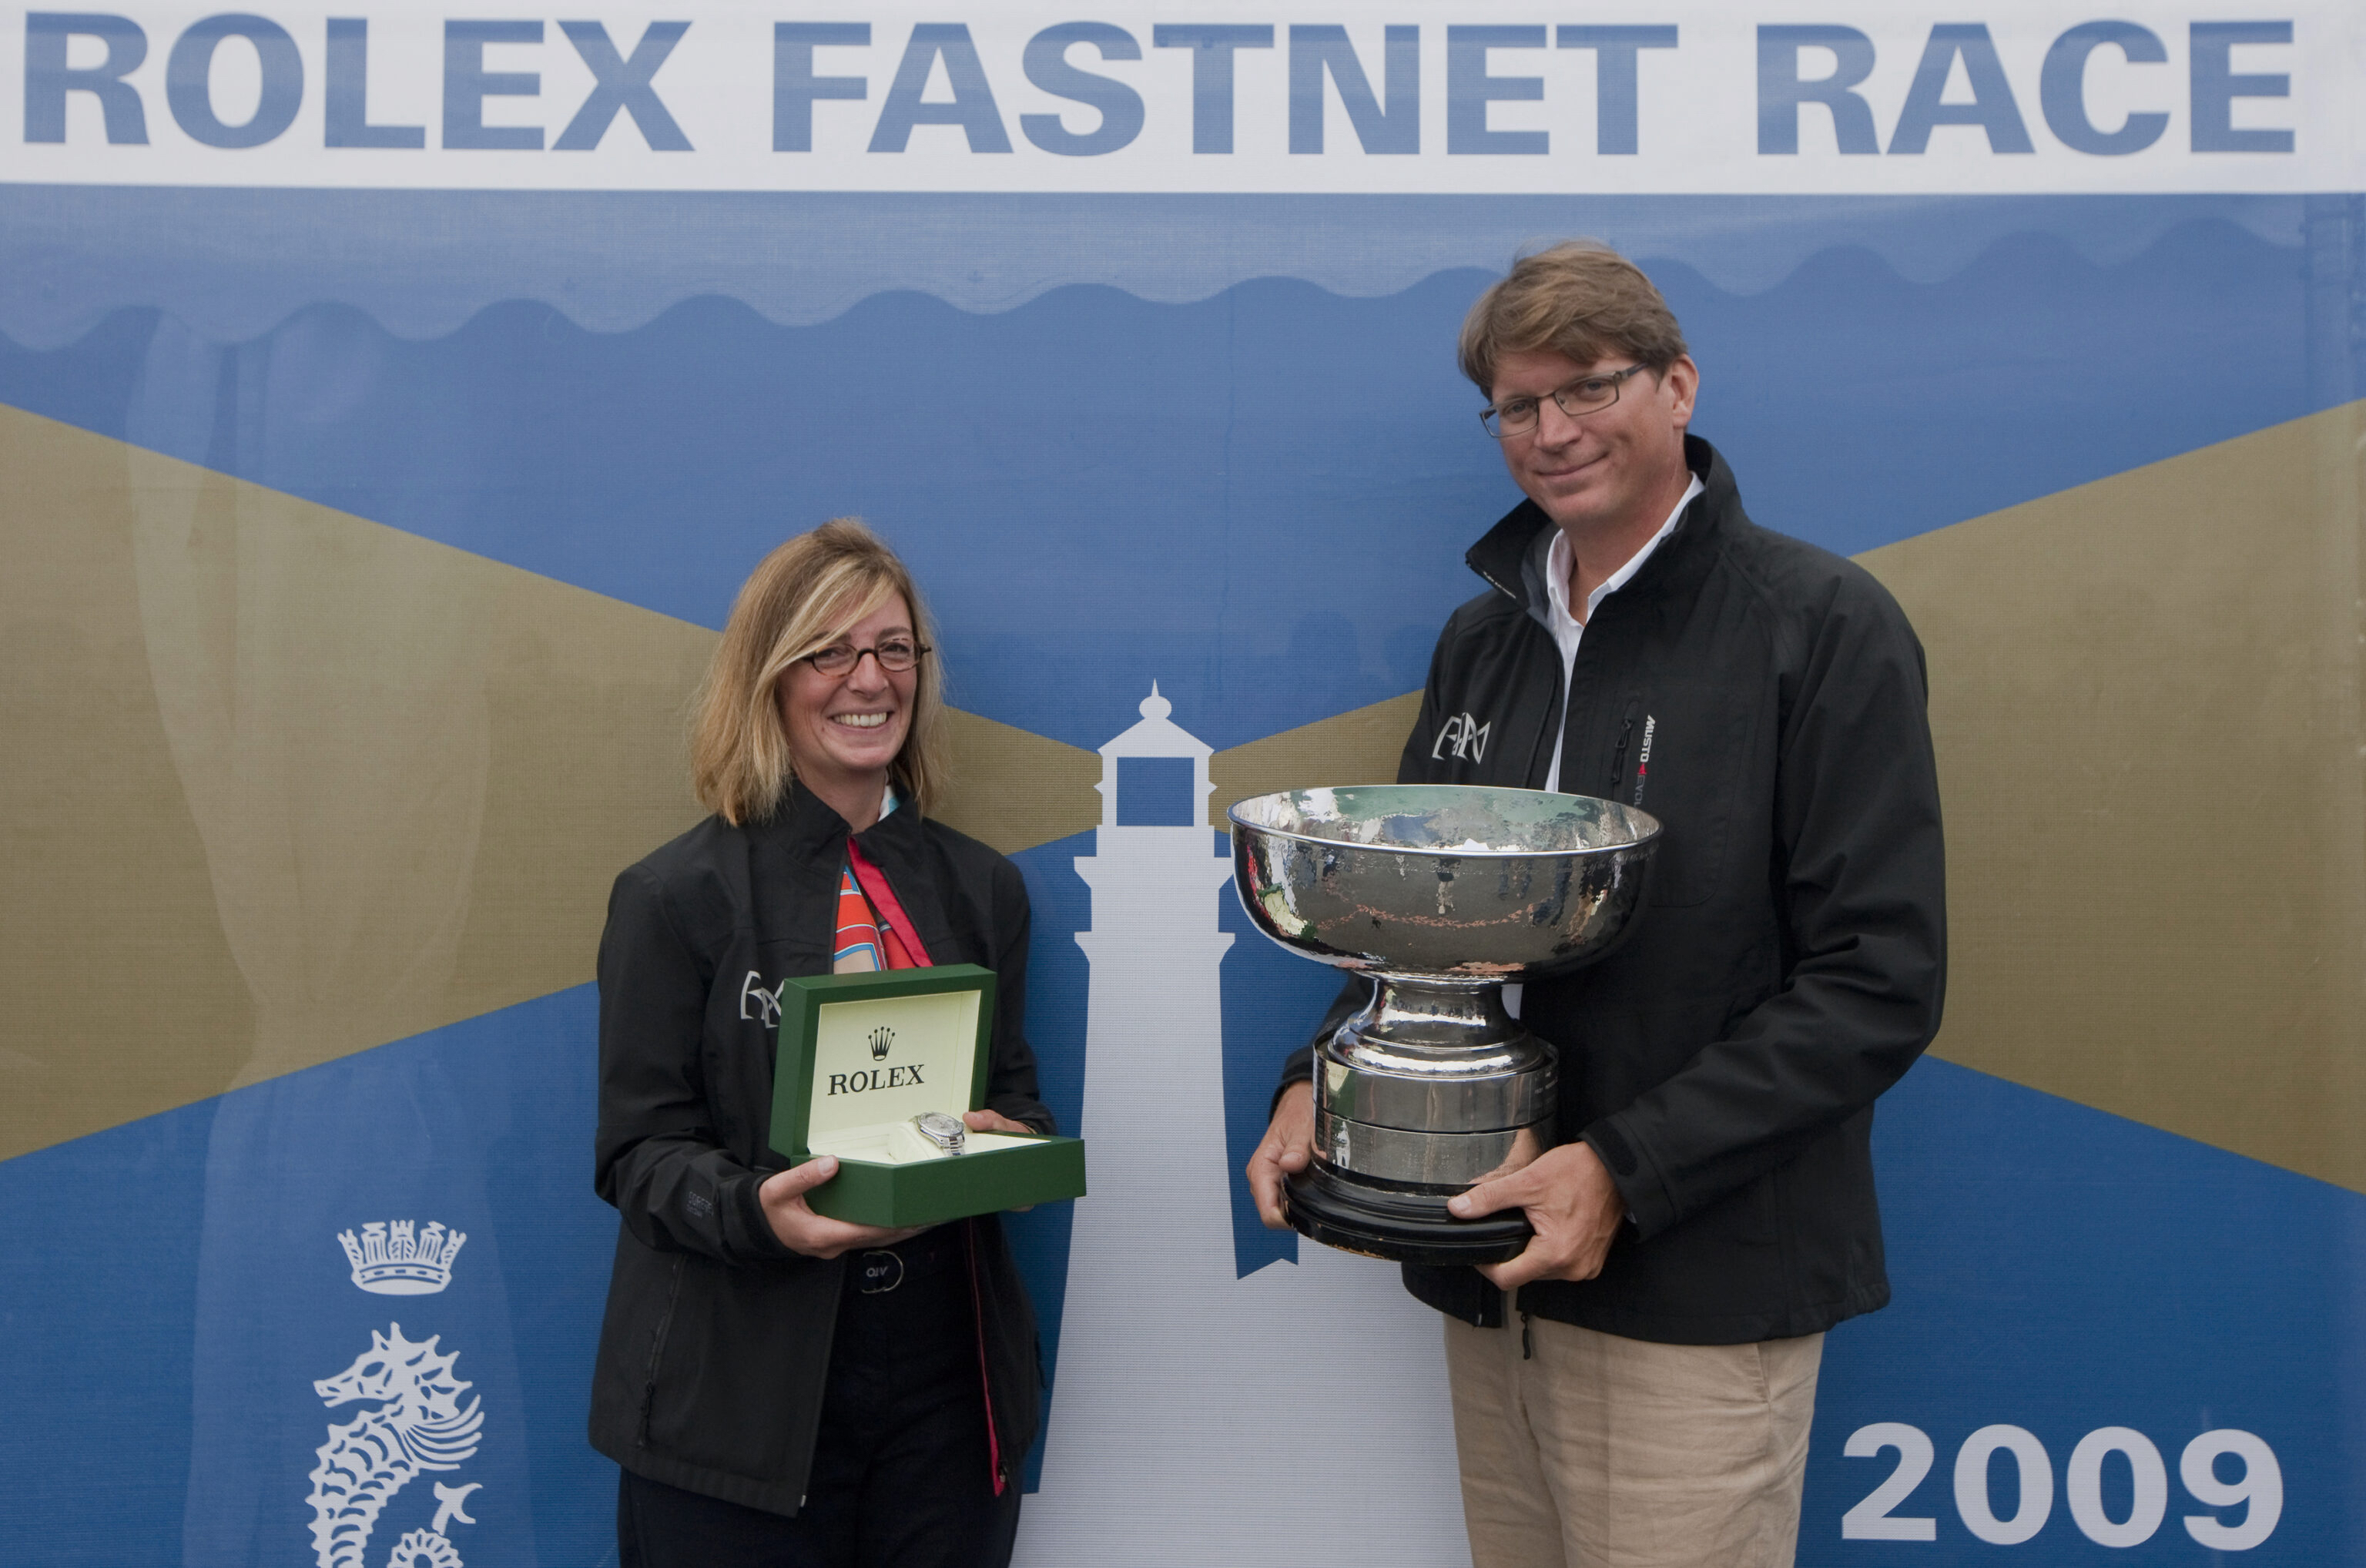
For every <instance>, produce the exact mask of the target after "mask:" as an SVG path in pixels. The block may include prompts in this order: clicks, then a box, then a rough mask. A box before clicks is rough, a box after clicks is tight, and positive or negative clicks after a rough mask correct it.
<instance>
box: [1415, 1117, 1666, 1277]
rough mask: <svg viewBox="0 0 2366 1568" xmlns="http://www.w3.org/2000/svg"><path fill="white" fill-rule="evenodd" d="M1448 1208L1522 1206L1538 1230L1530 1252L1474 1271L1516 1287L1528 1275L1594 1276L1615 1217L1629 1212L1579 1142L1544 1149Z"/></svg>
mask: <svg viewBox="0 0 2366 1568" xmlns="http://www.w3.org/2000/svg"><path fill="white" fill-rule="evenodd" d="M1447 1209H1448V1212H1450V1213H1452V1214H1453V1215H1454V1217H1455V1218H1456V1219H1458V1220H1475V1219H1478V1218H1480V1217H1482V1215H1486V1214H1492V1213H1496V1212H1497V1211H1499V1210H1503V1209H1525V1210H1527V1215H1528V1224H1530V1225H1532V1226H1534V1227H1535V1228H1536V1233H1537V1234H1536V1238H1535V1239H1534V1240H1533V1241H1530V1242H1529V1243H1528V1245H1527V1250H1525V1251H1523V1252H1522V1253H1521V1254H1520V1255H1519V1256H1518V1257H1517V1258H1510V1259H1508V1260H1506V1261H1504V1262H1502V1263H1489V1264H1482V1266H1481V1267H1480V1269H1479V1272H1481V1273H1482V1274H1484V1275H1485V1276H1487V1278H1488V1279H1489V1280H1493V1281H1494V1283H1495V1286H1496V1288H1497V1289H1499V1290H1504V1291H1515V1290H1517V1289H1519V1287H1521V1286H1522V1285H1525V1284H1527V1282H1528V1281H1529V1280H1591V1279H1593V1278H1594V1276H1595V1275H1596V1274H1599V1273H1601V1272H1602V1260H1603V1258H1606V1257H1607V1256H1609V1253H1610V1243H1611V1241H1612V1239H1613V1238H1614V1237H1616V1236H1617V1234H1618V1224H1619V1222H1620V1221H1622V1220H1624V1219H1625V1218H1626V1217H1627V1200H1625V1199H1624V1198H1621V1197H1620V1196H1619V1195H1618V1189H1617V1186H1616V1185H1614V1184H1613V1183H1612V1181H1611V1179H1610V1173H1609V1172H1608V1171H1606V1170H1605V1169H1603V1168H1602V1161H1601V1160H1600V1159H1599V1158H1598V1157H1597V1156H1595V1155H1594V1149H1593V1147H1592V1145H1587V1144H1583V1143H1577V1144H1563V1145H1561V1146H1560V1147H1559V1148H1557V1149H1548V1150H1547V1151H1545V1153H1544V1154H1542V1155H1540V1156H1538V1157H1537V1158H1536V1160H1534V1161H1533V1162H1532V1163H1530V1164H1528V1165H1526V1166H1523V1167H1522V1168H1519V1169H1518V1170H1515V1171H1514V1172H1513V1173H1512V1174H1511V1175H1509V1176H1500V1177H1497V1178H1496V1179H1494V1180H1493V1181H1482V1182H1481V1183H1479V1185H1478V1186H1476V1187H1473V1188H1472V1189H1470V1191H1468V1192H1465V1193H1462V1194H1461V1195H1460V1196H1459V1197H1457V1198H1455V1199H1454V1200H1452V1201H1450V1202H1448V1204H1447Z"/></svg>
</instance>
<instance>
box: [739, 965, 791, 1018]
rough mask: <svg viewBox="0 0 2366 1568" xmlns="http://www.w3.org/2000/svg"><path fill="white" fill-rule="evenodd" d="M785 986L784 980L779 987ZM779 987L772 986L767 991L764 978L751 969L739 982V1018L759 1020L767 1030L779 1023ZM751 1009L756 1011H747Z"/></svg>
mask: <svg viewBox="0 0 2366 1568" xmlns="http://www.w3.org/2000/svg"><path fill="white" fill-rule="evenodd" d="M787 984H788V982H787V981H786V980H783V981H782V982H781V986H785V985H787ZM781 986H774V987H772V989H771V990H769V991H768V990H766V989H765V988H764V977H763V976H761V975H759V974H757V973H756V972H755V971H754V970H753V969H750V970H749V971H748V977H747V978H746V979H744V980H742V981H740V982H739V1016H740V1017H741V1018H745V1019H758V1018H760V1019H761V1020H762V1021H763V1024H764V1027H765V1028H767V1029H770V1028H772V1026H773V1025H774V1024H776V1023H778V1022H780V1021H781ZM751 1007H752V1008H754V1009H756V1011H755V1012H749V1008H751Z"/></svg>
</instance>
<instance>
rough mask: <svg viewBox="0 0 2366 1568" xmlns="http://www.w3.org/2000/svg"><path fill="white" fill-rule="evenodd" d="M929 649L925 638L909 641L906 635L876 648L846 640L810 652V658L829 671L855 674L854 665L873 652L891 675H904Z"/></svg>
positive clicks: (820, 669)
mask: <svg viewBox="0 0 2366 1568" xmlns="http://www.w3.org/2000/svg"><path fill="white" fill-rule="evenodd" d="M928 651H929V645H928V644H926V643H924V642H907V641H906V640H905V639H904V638H902V637H890V638H888V639H887V640H886V641H885V642H883V643H881V644H880V645H879V646H878V647H876V648H849V647H847V645H846V644H844V643H842V642H834V643H831V644H830V645H829V646H828V648H825V649H820V650H818V651H817V652H814V653H808V654H806V663H808V664H810V665H812V666H813V667H814V668H815V669H816V670H817V671H820V672H821V673H822V674H825V675H851V674H852V673H853V672H854V667H855V666H856V665H858V664H860V663H862V656H863V655H864V654H866V653H867V654H869V655H870V656H871V657H872V658H873V659H875V660H878V661H879V668H880V669H882V670H884V671H887V672H888V673H889V674H891V675H901V674H902V673H903V672H904V671H907V670H909V669H910V668H912V666H914V665H915V664H918V662H919V661H920V655H922V654H924V653H926V652H928Z"/></svg>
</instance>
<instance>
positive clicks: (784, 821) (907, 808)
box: [746, 780, 954, 963]
mask: <svg viewBox="0 0 2366 1568" xmlns="http://www.w3.org/2000/svg"><path fill="white" fill-rule="evenodd" d="M746 832H747V842H748V864H749V884H750V886H749V895H750V899H751V902H752V903H753V904H754V905H755V906H756V907H757V908H760V909H762V910H764V911H766V912H765V913H763V914H760V915H759V917H758V920H757V924H758V926H759V928H760V930H761V931H765V932H768V933H770V934H773V935H789V934H791V933H792V932H793V931H794V932H795V933H796V934H798V935H800V936H802V937H804V938H806V940H808V941H810V942H823V941H826V940H827V939H828V936H829V933H830V931H835V930H836V929H837V927H836V911H837V905H836V904H834V903H832V902H830V901H829V899H830V897H831V896H833V895H834V894H835V892H836V889H837V886H838V879H839V874H840V872H841V871H842V870H843V869H844V867H845V865H846V840H847V834H848V829H847V825H846V818H842V817H840V816H839V814H838V813H837V812H836V811H834V810H832V809H830V807H828V805H826V804H824V803H823V801H822V800H821V798H820V797H819V796H818V795H815V794H814V793H813V792H812V791H811V790H809V789H807V788H806V787H805V785H804V784H799V783H796V782H794V780H793V781H792V782H791V783H790V784H789V793H788V794H787V795H786V796H784V797H783V799H782V801H781V804H780V806H779V807H777V808H776V809H775V810H774V811H773V813H772V816H770V817H768V818H764V819H763V820H762V821H760V822H751V823H749V825H748V827H747V829H746ZM854 841H855V842H856V843H857V844H860V845H861V846H862V852H863V853H864V854H865V855H866V856H868V857H869V858H870V860H871V863H873V865H876V866H877V867H878V868H879V870H880V873H881V874H882V875H884V876H885V877H886V878H887V885H888V886H891V887H893V888H894V889H895V890H896V897H897V899H898V900H900V901H901V902H902V904H903V905H904V910H905V913H906V914H907V915H908V916H910V917H911V919H912V921H913V923H914V925H915V926H917V927H918V935H919V938H920V942H921V944H922V945H923V946H925V947H926V948H927V949H928V950H929V953H930V954H931V955H936V957H937V962H938V963H946V962H949V960H947V959H945V958H944V957H942V956H941V954H943V953H947V952H951V951H952V950H953V946H954V944H953V941H952V930H951V928H950V927H949V926H947V925H946V924H945V919H944V914H943V911H942V909H941V907H940V906H941V902H942V900H941V897H939V890H938V888H937V886H936V883H937V878H936V876H935V875H934V874H933V873H932V871H931V861H930V858H929V852H928V831H927V826H926V823H925V822H924V821H923V819H922V818H921V816H920V811H919V807H917V806H915V805H914V804H913V803H912V802H911V801H910V800H908V799H907V800H906V801H905V802H904V803H903V804H902V805H900V806H898V807H896V809H895V810H893V811H891V812H889V813H888V814H887V815H886V816H884V817H882V818H880V819H879V820H878V821H876V822H874V823H873V824H872V825H871V826H870V827H868V828H866V829H863V830H862V832H860V833H857V834H855V835H854ZM799 887H802V888H804V889H805V896H804V897H798V896H796V895H795V894H794V893H793V894H792V895H791V896H790V897H788V898H787V899H786V900H785V901H780V900H774V899H770V898H768V897H767V896H766V895H767V892H768V890H769V889H772V888H789V889H794V888H799ZM775 905H777V908H775V907H774V906H775ZM781 921H789V922H793V923H792V924H790V925H785V926H783V925H778V924H776V922H781ZM824 926H827V927H828V930H824V929H823V927H824ZM808 928H810V929H808Z"/></svg>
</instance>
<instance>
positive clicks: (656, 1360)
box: [634, 1253, 689, 1448]
mask: <svg viewBox="0 0 2366 1568" xmlns="http://www.w3.org/2000/svg"><path fill="white" fill-rule="evenodd" d="M687 1262H689V1259H688V1258H685V1257H683V1256H682V1254H680V1253H677V1254H675V1255H674V1259H673V1269H672V1270H671V1273H672V1278H671V1279H670V1280H667V1282H666V1301H665V1310H664V1311H662V1312H660V1313H659V1314H658V1322H657V1327H656V1328H654V1329H652V1330H651V1331H650V1334H649V1360H648V1367H647V1368H645V1369H644V1370H643V1371H642V1374H641V1419H640V1427H639V1430H638V1432H637V1433H636V1435H635V1437H634V1441H636V1442H637V1443H638V1444H639V1445H640V1446H641V1447H642V1448H648V1446H649V1413H650V1411H651V1410H652V1409H654V1408H655V1407H656V1404H657V1399H658V1367H659V1364H660V1363H661V1362H662V1361H663V1360H664V1359H665V1346H666V1336H667V1335H669V1334H670V1333H671V1332H673V1314H674V1308H675V1306H676V1305H677V1304H679V1303H681V1301H682V1266H683V1265H684V1264H685V1263H687Z"/></svg>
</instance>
